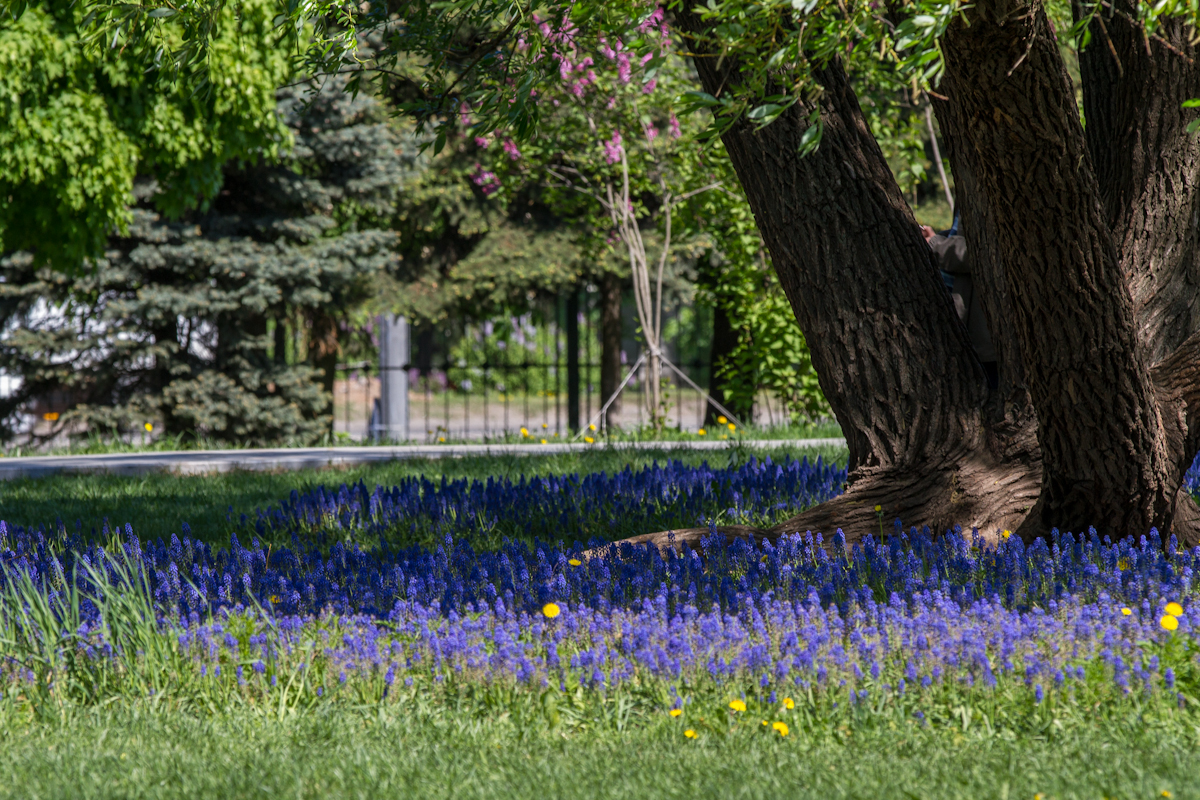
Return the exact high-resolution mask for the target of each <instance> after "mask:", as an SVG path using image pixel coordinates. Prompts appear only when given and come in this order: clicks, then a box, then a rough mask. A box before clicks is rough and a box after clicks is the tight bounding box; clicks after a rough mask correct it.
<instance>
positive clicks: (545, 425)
mask: <svg viewBox="0 0 1200 800" xmlns="http://www.w3.org/2000/svg"><path fill="white" fill-rule="evenodd" d="M547 427H548V426H547V424H546V423H545V422H543V423H542V430H546V428H547Z"/></svg>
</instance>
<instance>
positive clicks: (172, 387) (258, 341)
mask: <svg viewBox="0 0 1200 800" xmlns="http://www.w3.org/2000/svg"><path fill="white" fill-rule="evenodd" d="M36 13H38V12H31V13H30V14H27V15H26V16H25V18H24V19H25V20H30V19H32V18H33V16H35V15H36ZM264 30H265V29H264ZM264 30H257V33H258V34H264ZM240 33H241V34H242V35H246V36H247V37H248V38H249V37H250V36H251V35H252V34H254V33H256V31H255V30H253V29H252V30H249V31H247V30H243V31H241V32H240ZM262 38H263V39H266V38H267V37H266V36H265V34H264V35H263V37H262ZM67 41H68V42H71V40H70V39H69V38H68V39H67ZM262 49H266V48H262ZM279 61H280V62H281V63H282V62H283V59H282V58H280V59H279ZM96 68H97V69H100V68H101V67H99V66H97V67H96ZM105 68H107V67H105ZM210 74H211V73H210ZM281 74H282V70H281V72H280V73H274V74H267V75H263V76H260V77H262V78H263V79H266V80H270V81H272V82H274V81H282V77H281ZM67 77H68V78H73V81H72V80H64V81H62V83H61V85H59V86H57V87H56V90H57V91H59V92H60V95H62V96H67V97H70V96H71V95H72V93H75V92H78V91H79V89H80V85H81V84H83V85H84V86H85V87H91V86H93V84H91V83H89V82H87V80H86V79H85V78H81V77H80V76H79V74H74V75H70V74H69V75H68V76H67ZM96 85H98V86H99V89H98V91H99V94H98V97H99V98H100V99H101V100H102V101H103V102H106V103H109V104H111V105H112V106H113V107H115V108H116V109H117V111H118V112H120V111H121V110H122V109H123V108H124V102H125V100H126V99H127V95H126V94H125V93H124V92H123V90H122V88H121V87H120V86H118V87H117V88H115V89H114V88H112V87H111V85H109V84H105V83H104V82H98V84H96ZM173 88H174V89H175V91H172V89H173ZM260 89H261V87H260V86H258V85H257V84H252V83H248V84H246V85H244V86H242V87H241V88H240V91H241V92H243V93H253V92H256V91H258V90H260ZM177 91H179V90H178V87H171V86H170V85H166V86H162V85H160V86H157V87H147V88H146V93H147V94H148V95H149V102H146V103H144V104H143V105H144V106H149V107H151V108H153V107H154V105H155V102H156V101H163V95H165V96H166V99H165V102H167V103H170V102H175V101H177V100H180V99H182V101H184V107H185V110H186V111H188V112H190V115H191V119H190V121H188V124H187V125H184V126H181V128H179V129H173V131H172V132H171V133H170V134H168V133H164V132H161V131H158V132H157V133H155V134H154V135H153V136H149V135H147V136H149V138H150V142H149V143H148V142H147V141H146V137H141V138H139V136H134V135H130V136H128V137H127V139H128V141H129V142H130V146H131V147H133V148H134V152H135V153H136V152H138V149H141V151H142V152H145V151H146V150H148V149H150V148H149V147H148V144H153V145H155V146H157V147H159V148H161V150H163V151H166V152H182V153H186V152H188V148H189V145H195V144H198V143H202V142H204V139H203V138H200V139H199V140H197V138H196V137H195V132H196V131H211V130H213V129H214V128H219V129H220V130H221V132H222V134H223V135H224V136H225V138H226V140H228V139H234V140H235V141H236V140H237V137H238V136H239V135H240V134H239V133H238V131H239V128H238V125H239V124H240V125H241V126H243V127H244V128H246V129H249V130H251V131H254V130H257V129H260V128H264V127H266V124H265V123H264V120H263V119H262V118H261V116H260V114H259V113H258V112H257V111H256V112H254V113H252V114H251V115H250V116H249V118H239V117H238V116H237V114H238V113H239V112H238V109H237V108H236V103H235V104H234V107H233V108H231V107H230V104H228V103H225V102H223V101H221V99H220V98H216V100H217V102H216V103H215V105H214V106H207V105H206V104H201V105H200V106H199V107H196V108H193V107H188V103H190V101H191V99H192V98H191V97H190V96H189V95H187V94H182V95H180V94H177V93H176V92H177ZM267 91H268V93H269V96H270V97H271V101H272V109H276V108H277V110H278V111H277V113H278V116H276V113H275V111H272V112H271V115H270V121H271V122H272V123H274V122H278V126H277V127H271V130H274V131H275V132H276V133H275V134H274V135H273V136H271V137H270V138H267V139H265V142H264V146H261V147H259V148H258V149H250V150H248V151H245V152H243V153H241V156H242V157H241V158H240V159H238V160H233V159H232V158H226V159H224V160H223V161H222V160H221V159H220V156H221V155H224V154H226V153H228V150H226V149H216V151H215V152H216V153H217V156H214V158H216V159H217V161H218V164H217V166H218V167H219V169H218V171H217V175H216V177H215V178H212V181H211V184H212V186H213V189H212V190H211V191H209V190H207V189H204V190H201V188H199V187H198V186H197V184H196V183H195V182H194V181H193V180H192V179H191V176H190V175H189V173H188V172H187V170H179V169H174V170H163V169H161V166H162V160H161V159H160V160H158V161H156V160H155V159H153V158H147V159H145V160H142V161H139V162H137V163H136V164H135V167H136V168H137V171H138V172H141V177H140V178H139V179H138V181H137V183H136V184H135V186H134V192H135V194H136V197H137V202H136V203H135V204H134V205H133V206H132V207H130V208H123V209H122V214H123V215H124V217H125V219H126V220H128V222H127V224H126V225H125V227H124V230H123V231H121V232H119V233H117V234H116V235H113V236H110V237H109V238H108V239H107V241H106V242H105V250H104V252H103V254H102V256H101V257H100V258H97V259H94V260H85V261H84V262H83V263H81V264H77V265H73V264H70V263H66V264H64V263H63V259H66V258H68V254H67V253H66V252H63V251H52V252H54V253H55V255H54V257H53V258H50V257H46V258H42V259H40V260H39V259H38V258H37V254H38V253H40V252H44V250H43V249H42V248H40V246H39V242H40V240H33V242H32V245H33V246H34V247H35V248H38V249H36V250H35V251H33V252H30V251H18V252H16V253H12V254H9V255H8V256H7V257H5V258H3V259H2V260H0V320H2V321H3V328H5V329H7V330H6V332H7V335H6V336H5V337H4V338H3V340H2V341H0V367H3V368H4V369H5V370H6V371H7V372H10V373H13V374H18V375H21V376H22V378H23V383H22V386H21V388H20V391H18V392H17V393H16V394H15V395H13V396H12V397H9V398H6V399H5V400H4V401H3V404H2V405H0V420H3V421H4V425H5V430H4V434H5V435H6V436H12V435H14V434H15V433H17V432H18V430H19V429H20V427H21V426H20V416H21V414H22V413H23V412H25V411H27V410H28V409H29V408H30V406H31V404H32V403H34V402H35V401H37V400H38V399H39V398H44V397H46V396H48V395H50V394H51V393H57V394H58V395H59V396H60V397H61V398H62V400H63V401H64V403H65V407H60V408H54V409H52V410H51V413H52V415H53V416H56V423H57V424H56V425H54V426H52V428H53V430H52V431H51V435H53V434H54V433H57V432H58V431H60V430H62V429H64V428H65V429H67V430H73V429H78V428H77V425H79V424H82V425H84V426H86V427H87V429H88V430H90V431H93V432H97V431H98V432H110V433H127V432H130V431H136V432H138V433H142V431H143V426H145V425H149V426H150V428H151V429H152V430H154V431H155V432H157V433H161V432H165V433H168V434H179V435H194V436H203V437H206V438H209V439H215V440H223V441H228V442H234V443H239V444H247V443H250V444H260V445H265V444H277V443H286V442H298V443H310V442H313V441H315V440H317V439H319V438H320V437H321V436H323V435H326V434H327V433H328V431H329V425H330V417H329V415H328V414H329V411H330V408H329V406H330V402H331V395H330V390H331V388H332V381H333V368H334V366H335V365H336V360H337V355H338V340H337V331H338V327H339V325H338V323H339V321H340V320H341V319H344V318H345V316H346V315H347V314H348V313H349V312H350V311H351V310H353V308H354V307H355V306H356V305H358V304H360V303H361V302H362V301H363V300H364V299H365V298H366V297H367V296H368V295H369V289H370V285H369V282H370V279H371V277H372V276H374V275H377V274H379V273H380V272H381V271H382V269H383V268H384V267H385V266H386V265H387V264H388V263H389V262H390V261H391V260H392V255H391V252H390V250H391V248H392V247H393V245H394V236H393V235H392V234H391V233H389V232H386V231H381V230H378V229H373V228H372V223H373V222H374V221H376V220H378V219H380V218H382V217H385V216H387V214H388V213H389V212H390V209H391V206H392V203H393V201H394V197H395V195H396V193H397V192H398V191H399V187H400V186H402V185H403V184H404V183H405V182H406V181H407V180H408V178H409V177H411V170H412V163H413V161H414V160H415V158H416V155H417V153H416V143H415V142H412V141H407V142H406V141H403V140H401V139H400V138H399V137H397V136H396V135H395V134H394V133H393V132H392V130H391V129H390V127H389V126H388V125H387V124H386V121H385V120H384V119H382V116H381V114H380V110H379V106H378V104H377V103H376V102H375V101H374V100H373V99H372V98H370V97H368V96H365V95H360V96H359V97H357V98H354V97H351V96H350V95H348V94H347V93H346V92H345V91H344V79H338V78H335V79H332V80H329V81H326V82H324V83H323V84H322V85H321V86H320V87H319V89H318V90H317V91H315V92H310V91H309V87H293V88H289V89H284V90H282V91H279V93H278V98H276V89H275V88H274V86H270V87H269V88H268V90H267ZM57 104H58V103H57V101H56V100H54V99H53V98H51V99H49V100H48V101H47V102H46V105H47V106H49V107H51V108H53V107H55V106H56V105H57ZM222 113H227V114H228V115H229V118H222V117H221V114H222ZM149 116H150V118H149V119H148V120H143V123H142V125H141V126H139V125H135V124H130V125H128V126H127V127H128V128H129V129H130V130H132V131H133V132H134V133H138V132H139V131H141V130H142V128H143V127H144V128H148V129H150V130H151V131H156V130H158V128H157V126H156V125H155V124H154V122H155V117H154V115H149ZM161 116H165V117H166V118H167V119H172V118H173V116H172V114H171V113H170V112H169V111H168V112H162V113H161ZM214 116H215V117H216V118H217V119H216V121H214V119H213V117H214ZM216 122H220V123H221V125H220V126H218V125H217V124H216ZM118 130H119V129H118ZM172 137H174V138H172ZM242 138H243V139H244V138H245V137H242ZM280 140H282V141H283V143H284V146H283V147H281V148H280V147H277V145H278V144H279V143H280ZM268 145H269V146H268ZM151 152H153V150H151ZM210 152H211V151H210ZM272 152H279V158H278V159H272V158H270V156H271V155H272ZM252 159H253V160H252ZM184 161H185V163H186V159H184ZM21 177H22V178H23V179H24V182H25V183H26V184H29V183H35V182H36V181H34V180H31V179H30V176H29V174H28V172H26V173H24V174H23V175H22V176H21ZM18 186H19V184H18ZM218 189H219V191H218ZM189 193H190V194H189ZM213 195H215V196H213ZM164 208H166V209H176V210H178V209H181V208H182V209H189V208H190V210H184V211H183V213H182V217H181V218H179V219H176V220H167V219H164V218H163V216H164V215H163V214H162V213H160V211H159V210H158V209H164ZM64 224H68V223H66V222H65V221H64ZM81 227H82V226H81ZM67 270H70V272H71V273H73V274H71V275H70V276H68V274H67V272H66V271H67ZM47 305H48V306H49V307H50V309H52V310H53V313H46V311H47ZM272 327H273V328H274V330H273V331H272V330H271V328H272ZM289 332H290V333H291V334H292V335H291V336H288V335H287V334H288V333H289ZM304 350H307V358H304V357H303V352H304ZM289 353H290V354H289Z"/></svg>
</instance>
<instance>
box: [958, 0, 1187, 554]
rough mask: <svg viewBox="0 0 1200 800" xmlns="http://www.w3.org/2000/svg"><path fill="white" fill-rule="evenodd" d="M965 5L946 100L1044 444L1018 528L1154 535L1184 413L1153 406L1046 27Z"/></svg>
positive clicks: (1162, 518)
mask: <svg viewBox="0 0 1200 800" xmlns="http://www.w3.org/2000/svg"><path fill="white" fill-rule="evenodd" d="M967 13H968V20H967V21H963V20H959V21H958V22H956V23H955V24H954V25H953V26H952V27H951V29H950V31H949V32H948V33H947V35H946V37H945V39H944V40H943V51H944V53H945V56H946V83H947V86H946V90H947V92H948V95H947V96H948V97H949V105H950V106H951V108H952V111H953V114H954V116H955V117H956V118H957V119H958V120H959V121H960V122H961V125H962V127H961V133H962V134H963V135H964V137H965V139H966V142H965V146H964V147H962V148H961V151H962V153H963V154H964V156H965V158H964V160H965V161H966V163H967V166H968V168H969V169H970V170H971V172H972V173H973V174H974V176H975V178H976V179H977V181H978V183H979V186H980V188H981V190H982V191H981V195H982V196H983V197H984V198H986V199H987V200H988V201H989V205H990V210H991V214H992V217H993V219H994V221H995V226H994V228H995V235H996V236H997V243H998V245H999V251H1000V256H1001V258H1002V260H1003V263H1004V273H1005V276H1006V284H1007V288H1008V294H1009V297H1010V298H1011V300H1012V308H1013V320H1012V322H1013V328H1014V330H1015V332H1016V335H1017V340H1018V342H1019V344H1020V349H1021V354H1022V361H1023V363H1024V366H1025V374H1026V381H1027V385H1028V387H1029V392H1030V397H1031V399H1032V402H1033V405H1034V407H1035V409H1036V412H1037V419H1038V440H1039V443H1040V447H1041V454H1042V467H1043V476H1042V490H1041V494H1040V495H1039V499H1038V505H1037V507H1036V508H1035V509H1034V513H1032V514H1030V516H1029V517H1028V518H1027V519H1026V521H1025V524H1024V525H1023V527H1022V529H1021V533H1022V535H1023V536H1025V537H1027V538H1029V537H1033V536H1036V535H1041V534H1044V533H1047V532H1048V531H1049V529H1050V528H1051V527H1052V526H1057V527H1059V528H1064V529H1069V530H1074V531H1080V530H1086V529H1087V527H1088V526H1089V525H1095V526H1096V527H1097V528H1098V529H1101V530H1103V531H1104V532H1107V533H1113V534H1117V535H1122V536H1123V535H1128V534H1145V533H1146V532H1147V531H1149V529H1150V528H1151V527H1157V528H1158V530H1159V531H1160V533H1163V534H1164V535H1166V534H1167V533H1168V532H1170V531H1171V527H1172V522H1173V519H1174V516H1175V507H1176V500H1177V495H1178V493H1179V490H1180V484H1181V480H1182V471H1181V470H1180V469H1179V467H1178V465H1179V463H1180V461H1181V458H1182V457H1181V454H1180V450H1181V445H1182V438H1183V433H1182V432H1185V431H1186V427H1183V428H1182V432H1181V430H1180V427H1181V426H1185V425H1186V422H1185V420H1184V419H1183V415H1182V414H1181V412H1180V410H1179V409H1178V408H1177V407H1161V408H1160V400H1161V398H1160V397H1159V393H1158V390H1157V388H1156V386H1155V382H1154V380H1152V378H1151V374H1150V366H1151V364H1150V362H1149V359H1148V357H1147V353H1146V352H1145V348H1144V347H1143V346H1142V345H1141V343H1140V342H1139V339H1138V336H1137V333H1136V328H1135V316H1134V310H1133V300H1132V296H1131V293H1130V289H1129V286H1128V285H1127V283H1126V280H1125V275H1124V272H1123V270H1122V268H1121V263H1120V259H1119V257H1118V253H1117V248H1116V245H1115V244H1114V241H1113V236H1112V233H1111V231H1110V228H1109V223H1108V219H1107V217H1106V215H1105V214H1104V210H1103V208H1102V204H1101V202H1100V187H1099V184H1098V182H1097V181H1096V178H1095V174H1094V172H1093V169H1092V163H1091V157H1090V155H1089V153H1088V149H1087V146H1086V144H1085V141H1084V134H1083V129H1082V127H1081V125H1080V122H1079V117H1078V113H1077V111H1076V107H1075V97H1074V92H1073V89H1072V86H1071V83H1070V79H1069V78H1068V76H1067V74H1066V70H1065V68H1064V66H1063V63H1062V58H1061V55H1060V53H1059V50H1058V44H1057V41H1056V39H1055V35H1054V32H1053V30H1052V29H1051V27H1050V25H1049V23H1048V21H1047V19H1046V17H1045V14H1044V12H1043V11H1042V9H1041V6H1040V5H1039V4H1036V3H1035V4H1033V6H1028V5H1023V4H1020V3H1018V2H1016V0H990V1H985V2H981V3H979V4H977V5H976V6H975V7H974V8H973V9H971V10H970V11H969V12H967ZM968 23H969V24H968ZM1175 406H1178V402H1176V403H1175ZM1187 538H1192V532H1191V531H1190V530H1189V531H1188V532H1187Z"/></svg>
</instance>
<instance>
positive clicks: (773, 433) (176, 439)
mask: <svg viewBox="0 0 1200 800" xmlns="http://www.w3.org/2000/svg"><path fill="white" fill-rule="evenodd" d="M544 435H545V434H544V433H543V432H542V431H541V430H539V429H538V428H537V427H534V428H530V429H529V436H522V435H520V434H517V433H507V434H498V435H494V436H492V437H490V438H489V439H488V440H487V443H492V444H495V443H502V444H529V445H538V444H540V442H541V439H542V437H543V436H544ZM721 435H728V433H727V432H726V431H724V430H717V429H715V428H714V429H708V430H706V434H705V436H698V435H696V434H695V433H694V432H691V431H677V430H675V429H673V428H666V429H664V430H662V431H658V432H655V431H653V430H651V429H649V428H641V429H636V430H616V431H613V432H612V433H611V434H609V435H608V436H605V437H599V438H602V439H603V440H605V441H612V442H649V441H669V442H675V441H687V442H694V441H702V440H710V439H712V438H713V437H719V436H721ZM841 435H842V428H841V426H840V425H838V423H837V421H836V420H832V419H823V420H818V421H815V422H799V423H794V424H785V425H770V426H767V425H756V426H753V427H750V428H743V429H741V430H739V431H738V432H737V433H736V435H735V437H734V438H736V437H741V438H746V439H776V440H779V439H829V438H835V437H840V436H841ZM548 440H549V441H553V442H569V441H579V442H582V441H583V439H582V437H571V436H567V437H561V436H560V437H557V438H555V437H553V436H551V437H548ZM439 443H440V444H483V443H484V442H481V441H480V440H479V439H459V438H454V437H450V438H448V439H447V438H445V437H442V438H441V439H439V438H437V437H433V436H427V437H424V438H418V439H414V440H412V441H409V442H387V443H386V444H393V445H404V444H439ZM376 444H379V443H378V442H374V441H371V440H362V441H357V440H354V439H351V438H350V436H349V435H348V434H345V433H340V432H339V433H337V434H335V435H334V436H326V437H325V438H324V439H323V440H322V441H319V442H317V443H316V444H315V445H312V446H316V447H356V446H363V447H367V446H374V445H376ZM307 446H309V445H301V444H294V445H291V444H287V445H280V447H307ZM236 449H239V446H238V445H235V444H231V443H229V442H225V441H221V440H216V439H207V438H204V437H197V436H194V435H190V434H189V435H183V434H168V435H157V436H145V437H143V436H141V435H139V434H135V435H134V437H133V440H132V441H125V440H123V439H120V438H116V437H112V436H100V435H98V434H94V433H93V434H90V435H88V436H85V437H81V438H78V439H75V440H73V441H71V443H70V444H66V445H58V446H53V447H42V448H29V447H27V446H23V445H15V444H9V445H5V446H3V447H0V457H9V458H17V457H20V456H50V455H107V454H114V453H163V452H172V451H191V450H236Z"/></svg>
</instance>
